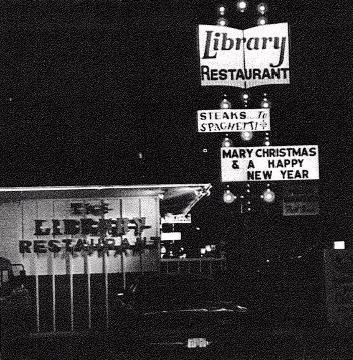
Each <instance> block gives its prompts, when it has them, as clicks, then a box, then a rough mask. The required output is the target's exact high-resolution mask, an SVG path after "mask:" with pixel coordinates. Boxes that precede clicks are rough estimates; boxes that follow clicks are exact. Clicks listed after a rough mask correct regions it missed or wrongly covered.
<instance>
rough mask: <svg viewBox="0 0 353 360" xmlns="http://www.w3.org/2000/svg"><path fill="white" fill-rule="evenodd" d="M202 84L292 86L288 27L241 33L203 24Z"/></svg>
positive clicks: (250, 30)
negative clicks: (290, 82) (290, 83)
mask: <svg viewBox="0 0 353 360" xmlns="http://www.w3.org/2000/svg"><path fill="white" fill-rule="evenodd" d="M199 52H200V74H201V85H203V86H207V85H211V86H214V85H220V86H235V87H240V88H250V87H254V86H260V85H270V84H289V80H290V79H289V36H288V24H287V23H279V24H268V25H263V26H256V27H253V28H249V29H245V30H238V29H234V28H230V27H226V26H217V25H199Z"/></svg>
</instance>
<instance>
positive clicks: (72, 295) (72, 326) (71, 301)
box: [69, 255, 74, 331]
mask: <svg viewBox="0 0 353 360" xmlns="http://www.w3.org/2000/svg"><path fill="white" fill-rule="evenodd" d="M69 256H70V255H69ZM70 321H71V331H74V276H73V274H72V269H71V268H70Z"/></svg>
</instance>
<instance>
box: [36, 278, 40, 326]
mask: <svg viewBox="0 0 353 360" xmlns="http://www.w3.org/2000/svg"><path fill="white" fill-rule="evenodd" d="M36 330H37V332H39V331H40V322H39V277H38V274H36Z"/></svg>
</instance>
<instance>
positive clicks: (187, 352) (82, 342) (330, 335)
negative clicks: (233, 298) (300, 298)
mask: <svg viewBox="0 0 353 360" xmlns="http://www.w3.org/2000/svg"><path fill="white" fill-rule="evenodd" d="M352 339H353V331H352V330H351V329H347V328H334V327H331V326H325V327H323V328H317V327H315V328H310V327H306V328H300V327H299V328H298V327H293V326H284V325H282V326H276V327H274V328H272V329H269V330H268V335H267V336H264V337H263V338H262V339H261V340H259V341H258V342H257V343H256V344H255V345H251V346H249V347H248V348H247V346H242V348H240V347H239V346H231V345H230V346H229V347H224V346H223V347H222V348H217V347H214V348H213V347H212V346H209V347H208V348H206V349H202V348H198V349H187V348H186V346H185V347H183V348H182V349H180V348H179V349H172V348H168V349H159V348H158V349H156V348H151V347H149V348H141V349H136V348H135V349H134V348H132V347H130V346H129V344H125V346H124V347H125V350H122V349H121V348H120V349H119V348H116V347H114V346H111V344H110V343H109V341H108V340H107V337H106V336H105V335H103V333H98V332H97V333H88V332H85V333H55V334H53V333H50V334H49V333H48V334H45V333H41V334H32V335H30V336H29V337H26V338H21V339H18V340H16V341H14V343H13V344H12V345H11V346H10V347H8V346H6V345H7V344H4V345H5V346H3V347H2V357H1V360H7V359H19V360H20V359H23V360H24V359H26V360H37V359H38V360H42V359H53V360H55V359H58V360H59V359H60V360H69V359H75V360H81V359H102V360H103V359H106V360H113V359H160V358H163V359H271V360H275V359H293V360H294V359H327V360H331V359H332V360H333V359H337V360H342V359H344V360H346V359H347V360H348V359H353V342H352ZM242 345H246V344H242Z"/></svg>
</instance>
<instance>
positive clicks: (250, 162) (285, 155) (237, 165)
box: [221, 145, 319, 182]
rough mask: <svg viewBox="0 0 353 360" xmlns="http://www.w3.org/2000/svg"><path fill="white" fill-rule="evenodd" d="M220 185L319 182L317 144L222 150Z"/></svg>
mask: <svg viewBox="0 0 353 360" xmlns="http://www.w3.org/2000/svg"><path fill="white" fill-rule="evenodd" d="M221 171H222V181H223V182H233V181H277V180H317V179H319V149H318V146H317V145H300V146H264V147H222V148H221Z"/></svg>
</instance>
